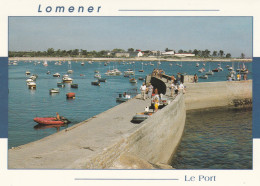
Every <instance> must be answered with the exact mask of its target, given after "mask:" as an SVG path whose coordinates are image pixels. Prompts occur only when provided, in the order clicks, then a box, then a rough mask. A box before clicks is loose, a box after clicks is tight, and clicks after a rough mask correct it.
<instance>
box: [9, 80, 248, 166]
mask: <svg viewBox="0 0 260 186" xmlns="http://www.w3.org/2000/svg"><path fill="white" fill-rule="evenodd" d="M155 79H156V81H157V80H158V78H155ZM151 80H154V77H153V78H151ZM159 81H161V82H163V83H164V84H165V85H166V86H165V87H168V85H169V84H168V83H167V81H166V79H164V78H163V79H161V80H159ZM185 85H186V94H184V95H183V94H182V93H180V94H178V95H177V96H176V97H175V99H173V100H171V103H170V104H169V105H168V106H166V107H164V108H163V109H161V110H159V111H158V112H156V113H155V114H153V115H152V116H151V117H149V118H148V119H147V120H145V121H144V122H142V123H141V124H133V123H131V122H130V121H131V119H132V117H133V116H134V115H135V114H136V113H138V112H143V111H144V107H145V106H148V105H150V100H149V99H148V100H145V101H144V100H141V99H139V98H134V99H132V100H130V101H128V102H125V103H122V104H120V105H118V106H116V107H113V108H111V109H109V110H107V111H105V112H103V113H101V114H99V115H97V116H95V117H93V118H90V119H88V120H86V121H83V122H81V123H79V124H77V125H74V126H72V127H70V128H68V129H66V130H63V131H60V132H58V133H55V134H53V135H51V136H48V137H46V138H43V139H41V140H38V141H35V142H32V143H29V144H26V145H22V146H19V147H15V148H12V149H10V150H9V154H8V167H9V168H10V169H13V168H22V169H23V168H25V169H28V168H29V169H111V168H113V169H154V168H166V169H169V168H172V167H170V166H168V164H170V161H171V158H172V155H173V154H174V152H175V150H176V148H177V146H178V144H179V142H180V140H181V137H182V133H183V130H184V126H185V119H186V110H193V109H200V108H210V107H217V106H244V105H248V104H249V105H250V104H252V81H251V80H247V81H236V82H235V81H234V82H209V83H188V82H187V83H185ZM167 94H169V90H167V91H166V95H167Z"/></svg>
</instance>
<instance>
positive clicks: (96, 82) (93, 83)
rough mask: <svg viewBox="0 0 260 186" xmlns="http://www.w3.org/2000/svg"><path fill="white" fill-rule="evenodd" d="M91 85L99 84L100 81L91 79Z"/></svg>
mask: <svg viewBox="0 0 260 186" xmlns="http://www.w3.org/2000/svg"><path fill="white" fill-rule="evenodd" d="M91 85H95V86H100V82H99V81H92V82H91Z"/></svg>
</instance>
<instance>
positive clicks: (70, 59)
mask: <svg viewBox="0 0 260 186" xmlns="http://www.w3.org/2000/svg"><path fill="white" fill-rule="evenodd" d="M9 60H10V61H44V60H47V61H93V62H100V61H183V62H185V61H189V62H191V61H194V62H198V61H212V62H221V61H222V62H232V61H236V62H237V61H241V62H252V59H251V58H250V59H239V58H189V57H185V58H167V59H164V58H156V57H139V58H81V57H10V58H9Z"/></svg>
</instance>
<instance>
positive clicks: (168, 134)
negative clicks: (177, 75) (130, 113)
mask: <svg viewBox="0 0 260 186" xmlns="http://www.w3.org/2000/svg"><path fill="white" fill-rule="evenodd" d="M185 119H186V109H185V103H184V97H183V95H182V94H179V95H178V96H177V97H176V98H175V100H174V101H172V102H171V103H170V104H169V105H168V106H166V107H164V108H163V109H161V110H159V111H158V112H157V113H156V114H155V115H152V116H151V117H150V118H148V119H147V120H145V121H144V122H142V123H141V124H140V125H142V126H141V127H140V128H138V129H137V130H136V131H133V132H132V133H131V134H130V135H128V136H125V138H123V139H121V140H120V141H118V142H117V143H116V144H114V145H113V146H111V147H108V148H107V149H106V150H105V151H103V152H102V153H101V154H99V155H98V156H96V157H95V158H94V159H92V160H91V161H90V162H88V163H87V164H86V167H85V168H87V169H93V168H94V169H99V168H100V169H104V168H123V169H126V168H141V169H142V168H147V166H146V167H142V166H141V167H136V166H134V165H135V164H136V163H137V162H138V161H142V162H148V163H149V164H156V165H160V164H169V163H170V161H171V159H172V155H173V154H174V152H175V150H176V148H177V146H178V144H179V142H180V140H181V137H182V133H183V130H184V126H185ZM126 155H131V157H135V158H134V159H135V161H134V162H131V163H130V164H131V165H129V166H127V165H125V164H124V163H122V161H119V159H120V157H121V156H126ZM137 160H138V161H137ZM128 161H130V160H128ZM143 164H145V163H143Z"/></svg>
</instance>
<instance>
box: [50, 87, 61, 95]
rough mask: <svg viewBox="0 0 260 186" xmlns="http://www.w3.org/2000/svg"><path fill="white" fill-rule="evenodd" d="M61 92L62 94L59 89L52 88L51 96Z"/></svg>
mask: <svg viewBox="0 0 260 186" xmlns="http://www.w3.org/2000/svg"><path fill="white" fill-rule="evenodd" d="M59 92H60V89H59V88H52V89H50V94H53V93H59Z"/></svg>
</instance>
